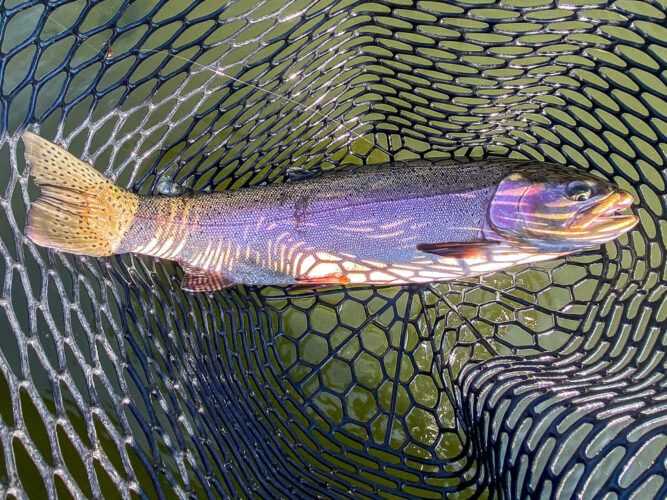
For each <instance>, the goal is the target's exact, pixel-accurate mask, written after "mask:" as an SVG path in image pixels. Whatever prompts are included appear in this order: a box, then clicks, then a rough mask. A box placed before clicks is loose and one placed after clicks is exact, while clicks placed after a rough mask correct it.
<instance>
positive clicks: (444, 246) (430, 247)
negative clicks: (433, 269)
mask: <svg viewBox="0 0 667 500" xmlns="http://www.w3.org/2000/svg"><path fill="white" fill-rule="evenodd" d="M497 245H498V242H495V241H486V240H485V241H466V242H455V243H420V244H418V245H417V250H420V251H422V252H426V253H432V254H435V255H439V256H441V257H451V258H454V259H472V258H475V257H481V256H484V255H486V254H487V252H488V251H489V250H492V249H493V248H494V247H495V246H497Z"/></svg>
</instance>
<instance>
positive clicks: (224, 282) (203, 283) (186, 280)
mask: <svg viewBox="0 0 667 500" xmlns="http://www.w3.org/2000/svg"><path fill="white" fill-rule="evenodd" d="M182 266H183V271H184V273H185V274H184V276H183V281H182V283H181V288H182V289H183V290H185V291H186V292H215V291H216V290H222V289H224V288H229V287H231V286H234V285H236V283H234V282H233V281H231V280H230V279H229V278H227V277H226V276H224V275H223V274H220V273H216V272H214V271H213V272H211V271H206V270H204V269H199V268H197V267H191V266H188V265H187V264H182Z"/></svg>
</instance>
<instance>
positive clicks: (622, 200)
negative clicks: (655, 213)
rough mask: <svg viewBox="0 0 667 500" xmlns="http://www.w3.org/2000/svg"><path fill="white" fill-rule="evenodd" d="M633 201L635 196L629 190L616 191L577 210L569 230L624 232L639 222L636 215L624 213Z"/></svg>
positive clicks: (606, 232) (618, 233) (607, 232)
mask: <svg viewBox="0 0 667 500" xmlns="http://www.w3.org/2000/svg"><path fill="white" fill-rule="evenodd" d="M633 203H634V198H633V197H632V195H631V194H630V193H628V192H627V191H623V190H617V191H614V192H613V193H610V194H609V195H607V196H606V197H605V198H603V199H602V200H598V201H597V202H596V203H595V204H594V205H592V206H590V207H587V208H585V209H583V210H581V211H579V212H577V213H576V214H575V215H574V217H573V218H572V221H571V223H570V224H569V226H568V230H570V231H575V232H579V233H584V232H585V233H605V234H611V233H613V234H615V235H620V234H623V233H625V232H627V231H629V230H630V229H632V228H633V227H635V225H636V224H637V223H638V222H639V217H637V216H636V215H623V214H622V212H623V211H624V210H627V209H628V208H630V207H631V206H632V204H633Z"/></svg>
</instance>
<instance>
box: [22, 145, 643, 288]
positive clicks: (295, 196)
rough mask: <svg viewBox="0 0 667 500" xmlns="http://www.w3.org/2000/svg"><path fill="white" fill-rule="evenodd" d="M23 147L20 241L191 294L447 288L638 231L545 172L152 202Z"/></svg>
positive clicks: (370, 170)
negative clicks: (128, 260) (129, 260)
mask: <svg viewBox="0 0 667 500" xmlns="http://www.w3.org/2000/svg"><path fill="white" fill-rule="evenodd" d="M24 140H25V141H26V144H27V147H26V151H27V153H26V157H27V160H28V163H30V164H31V165H32V169H33V175H34V176H35V179H36V181H37V183H38V184H40V185H41V186H42V189H43V191H42V197H41V198H39V199H38V200H37V201H36V202H35V203H34V204H33V207H32V209H31V212H30V214H29V217H28V219H29V225H28V228H27V230H26V232H27V234H28V235H29V236H30V237H31V238H32V239H33V240H34V241H35V242H37V243H39V244H41V245H44V246H49V247H52V248H57V249H61V250H65V251H69V252H73V253H83V254H90V255H109V254H111V253H123V252H132V253H137V254H143V255H150V256H153V257H157V258H161V259H169V260H174V261H177V262H179V263H180V264H181V265H182V266H183V268H184V271H185V278H184V282H183V287H184V288H185V289H189V290H216V289H219V288H223V287H225V286H229V285H232V284H236V283H244V284H257V285H274V284H284V285H287V284H299V285H305V286H312V285H320V284H330V285H339V284H342V285H347V284H361V283H365V284H375V285H387V284H406V283H428V282H432V281H444V280H452V279H457V278H462V277H465V276H471V275H479V274H486V273H491V272H494V271H498V270H501V269H504V268H507V267H510V266H513V265H516V264H523V263H528V262H536V261H541V260H548V259H552V258H554V257H557V256H559V255H563V254H567V253H572V252H576V251H579V250H582V249H584V248H589V247H591V246H595V245H599V244H601V243H604V242H607V241H610V240H612V239H613V238H615V237H617V236H619V235H620V234H623V233H624V232H627V231H628V230H630V229H631V228H632V227H633V226H634V225H635V224H636V223H637V218H636V217H635V216H633V215H620V214H619V211H620V210H624V209H626V208H628V207H629V206H630V205H631V203H632V197H631V196H630V195H629V194H628V193H626V192H624V191H621V190H619V189H618V188H617V187H615V186H613V185H612V184H609V183H607V182H605V181H602V180H600V179H597V178H595V177H593V176H591V175H588V174H586V173H583V172H579V171H575V170H571V169H567V168H563V167H559V166H556V165H550V164H544V163H535V162H521V161H510V160H498V161H478V162H468V163H459V162H452V161H435V162H430V161H413V162H409V163H393V164H386V165H378V166H367V167H362V168H359V167H351V168H345V169H341V170H340V171H337V172H333V173H328V174H326V175H320V176H313V177H311V178H308V179H303V180H300V181H290V182H285V183H282V184H277V185H267V186H259V187H254V188H245V189H239V190H235V191H226V192H218V193H212V194H186V195H174V196H153V197H147V196H138V195H134V194H131V193H129V192H127V191H124V190H122V189H120V188H118V187H116V186H114V185H113V184H112V183H110V182H109V181H108V180H107V179H105V178H104V177H103V176H101V175H100V174H99V173H98V172H97V171H95V170H94V169H93V168H92V167H90V166H89V165H86V164H85V163H83V162H81V161H80V160H77V159H76V158H74V157H73V156H72V155H70V154H69V153H67V152H66V151H64V150H62V149H61V148H59V147H57V146H55V145H53V144H51V143H49V142H48V141H45V140H43V139H40V138H39V137H37V136H35V135H33V134H26V135H25V136H24ZM63 169H65V170H67V173H68V174H69V176H68V175H63ZM174 192H178V190H174Z"/></svg>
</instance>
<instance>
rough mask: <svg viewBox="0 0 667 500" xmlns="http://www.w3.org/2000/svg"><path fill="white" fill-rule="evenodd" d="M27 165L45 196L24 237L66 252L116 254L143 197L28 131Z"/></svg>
mask: <svg viewBox="0 0 667 500" xmlns="http://www.w3.org/2000/svg"><path fill="white" fill-rule="evenodd" d="M23 142H24V144H25V156H26V161H27V163H28V164H29V165H30V174H31V175H32V176H33V177H34V179H35V183H36V184H37V185H38V186H39V187H40V189H41V196H40V197H39V198H37V200H35V201H34V202H33V203H32V204H31V206H30V210H29V211H28V223H27V226H26V230H25V232H26V235H27V236H28V237H29V238H30V239H31V240H32V241H33V242H35V243H36V244H38V245H41V246H45V247H49V248H55V249H57V250H62V251H64V252H69V253H74V254H79V255H93V256H105V255H113V254H114V253H116V250H117V249H118V248H119V246H120V244H121V242H122V240H123V238H124V237H125V235H126V233H127V232H128V231H129V229H130V226H131V224H132V221H133V219H134V214H135V212H136V209H137V205H138V202H139V198H138V196H137V195H135V194H133V193H130V192H128V191H126V190H125V189H122V188H120V187H118V186H116V185H115V184H114V183H113V182H112V181H110V180H109V179H107V178H106V177H104V175H102V174H101V173H100V172H98V171H97V170H95V169H94V168H93V167H91V166H90V165H88V164H87V163H85V162H83V161H81V160H79V159H78V158H76V157H75V156H73V155H71V154H70V153H68V152H67V151H65V150H64V149H62V148H61V147H59V146H56V145H55V144H53V143H51V142H49V141H47V140H46V139H43V138H41V137H39V136H38V135H35V134H33V133H31V132H24V134H23Z"/></svg>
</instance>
